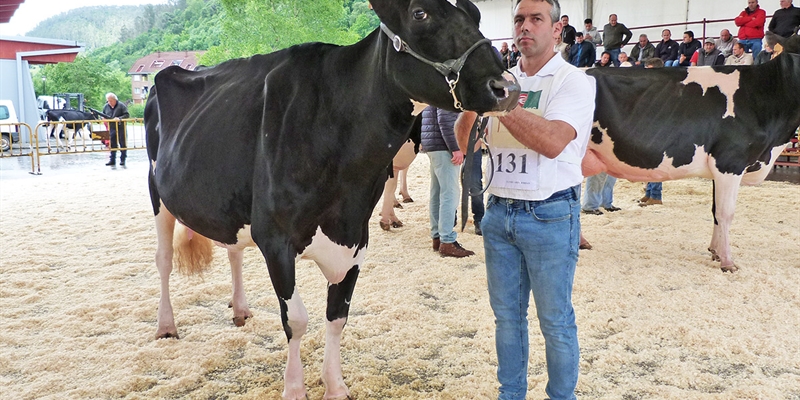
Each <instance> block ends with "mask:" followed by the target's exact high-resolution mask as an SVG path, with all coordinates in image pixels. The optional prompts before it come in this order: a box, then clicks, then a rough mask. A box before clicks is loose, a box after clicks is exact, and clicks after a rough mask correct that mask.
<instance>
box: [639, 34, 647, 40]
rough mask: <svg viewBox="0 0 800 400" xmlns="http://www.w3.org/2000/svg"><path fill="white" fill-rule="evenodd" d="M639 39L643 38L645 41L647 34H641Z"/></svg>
mask: <svg viewBox="0 0 800 400" xmlns="http://www.w3.org/2000/svg"><path fill="white" fill-rule="evenodd" d="M641 38H645V39H647V34H646V33H643V34H641V35H639V39H641Z"/></svg>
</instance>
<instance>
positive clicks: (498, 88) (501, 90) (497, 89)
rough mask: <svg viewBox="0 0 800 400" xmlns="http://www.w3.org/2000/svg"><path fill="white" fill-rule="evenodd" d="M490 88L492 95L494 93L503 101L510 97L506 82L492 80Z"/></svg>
mask: <svg viewBox="0 0 800 400" xmlns="http://www.w3.org/2000/svg"><path fill="white" fill-rule="evenodd" d="M489 88H490V89H491V90H492V93H494V97H497V98H498V99H501V100H502V99H505V98H506V97H508V88H507V85H505V84H504V82H498V81H495V80H492V81H490V82H489Z"/></svg>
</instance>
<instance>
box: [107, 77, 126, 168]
mask: <svg viewBox="0 0 800 400" xmlns="http://www.w3.org/2000/svg"><path fill="white" fill-rule="evenodd" d="M106 101H107V103H106V105H105V106H104V107H103V114H105V116H106V118H107V119H115V120H117V121H116V122H109V123H108V133H109V138H110V139H111V143H110V144H109V145H110V147H111V158H110V159H109V160H108V162H107V163H106V165H117V151H116V150H115V149H123V150H121V151H120V156H119V165H122V166H125V159H126V158H127V157H128V151H127V150H124V149H125V148H126V147H128V145H127V144H125V123H124V122H122V121H121V120H123V119H126V118H130V114H128V107H126V106H125V104H122V103H120V102H119V101H118V99H117V95H115V94H114V93H106Z"/></svg>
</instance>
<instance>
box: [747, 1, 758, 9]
mask: <svg viewBox="0 0 800 400" xmlns="http://www.w3.org/2000/svg"><path fill="white" fill-rule="evenodd" d="M756 7H758V0H747V8H749V9H750V11H755V10H756Z"/></svg>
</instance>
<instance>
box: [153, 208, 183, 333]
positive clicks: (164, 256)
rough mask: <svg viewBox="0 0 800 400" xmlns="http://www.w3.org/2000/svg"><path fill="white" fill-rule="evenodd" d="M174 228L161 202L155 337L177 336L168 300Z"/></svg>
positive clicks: (158, 226) (158, 222)
mask: <svg viewBox="0 0 800 400" xmlns="http://www.w3.org/2000/svg"><path fill="white" fill-rule="evenodd" d="M174 230H175V217H173V216H172V214H171V213H170V212H169V211H167V208H166V207H164V203H161V205H160V208H159V212H158V215H156V237H157V240H158V248H157V250H156V267H158V276H159V278H160V279H161V298H160V299H159V301H158V329H157V330H156V339H163V338H169V337H174V338H176V339H177V338H178V328H176V327H175V319H174V316H173V314H172V303H171V302H170V300H169V275H170V274H171V273H172V253H173V250H172V235H173V232H174Z"/></svg>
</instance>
